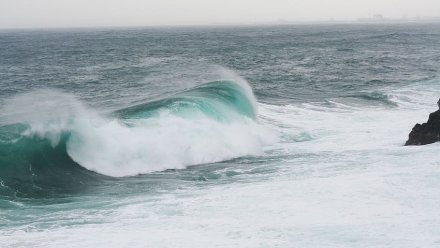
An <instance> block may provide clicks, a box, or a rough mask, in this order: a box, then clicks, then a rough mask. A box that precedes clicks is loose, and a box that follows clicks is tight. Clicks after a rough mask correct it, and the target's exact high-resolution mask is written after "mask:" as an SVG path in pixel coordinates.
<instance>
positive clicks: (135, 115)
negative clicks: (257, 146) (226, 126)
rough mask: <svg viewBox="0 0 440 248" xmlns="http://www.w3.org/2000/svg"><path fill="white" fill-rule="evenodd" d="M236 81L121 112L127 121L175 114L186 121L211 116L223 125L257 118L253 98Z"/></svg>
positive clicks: (198, 89) (221, 83)
mask: <svg viewBox="0 0 440 248" xmlns="http://www.w3.org/2000/svg"><path fill="white" fill-rule="evenodd" d="M246 90H247V89H246V88H244V86H241V85H239V84H237V83H235V82H233V81H215V82H210V83H207V84H204V85H201V86H198V87H196V88H193V89H190V90H188V91H184V92H181V93H179V94H176V95H174V96H172V97H169V98H166V99H162V100H158V101H154V102H149V103H146V104H141V105H137V106H134V107H130V108H127V109H123V110H120V111H117V112H116V114H117V115H118V116H120V117H122V118H124V119H144V118H150V117H155V116H159V115H161V114H171V115H174V116H179V117H184V118H196V117H208V118H211V119H214V120H217V121H221V122H229V121H233V120H236V119H237V118H241V117H247V118H251V119H255V118H256V109H255V107H254V104H255V103H254V99H252V95H249V94H248V93H247V92H246Z"/></svg>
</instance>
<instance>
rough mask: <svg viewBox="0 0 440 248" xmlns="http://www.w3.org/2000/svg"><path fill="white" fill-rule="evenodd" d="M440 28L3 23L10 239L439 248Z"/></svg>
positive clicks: (3, 202) (0, 178)
mask: <svg viewBox="0 0 440 248" xmlns="http://www.w3.org/2000/svg"><path fill="white" fill-rule="evenodd" d="M439 97H440V24H420V23H419V24H416V23H407V24H368V25H367V24H364V25H361V24H349V25H348V24H347V25H343V24H340V25H336V24H335V25H291V26H288V25H287V26H237V27H179V28H177V27H160V28H159V27H157V28H96V29H49V30H0V247H304V248H306V247H332V248H333V247H350V248H353V247H375V248H377V247H399V248H404V247H408V248H413V247H440V214H439V213H440V160H439V158H440V157H439V155H438V154H439V153H438V152H439V151H440V144H431V145H427V146H403V145H404V143H405V141H406V140H407V138H408V134H409V132H410V131H411V129H412V127H413V126H414V125H415V124H416V123H417V122H419V123H422V122H425V121H426V120H427V118H428V114H429V113H430V112H433V111H435V110H437V109H438V107H437V105H436V102H437V100H438V98H439Z"/></svg>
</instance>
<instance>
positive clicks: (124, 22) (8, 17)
mask: <svg viewBox="0 0 440 248" xmlns="http://www.w3.org/2000/svg"><path fill="white" fill-rule="evenodd" d="M375 14H382V15H383V16H385V17H387V18H402V17H408V18H414V17H417V16H420V17H435V16H440V0H154V1H153V0H0V28H32V27H89V26H154V25H211V24H249V23H271V22H275V21H277V20H280V19H283V20H286V21H293V22H296V21H300V22H310V21H326V20H329V19H331V18H333V19H335V20H341V21H346V20H356V19H357V18H365V17H371V16H373V15H375Z"/></svg>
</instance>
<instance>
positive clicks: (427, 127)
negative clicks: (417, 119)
mask: <svg viewBox="0 0 440 248" xmlns="http://www.w3.org/2000/svg"><path fill="white" fill-rule="evenodd" d="M437 104H438V105H439V108H440V100H439V101H438V102H437ZM438 141H440V109H439V110H437V111H435V112H433V113H431V114H429V119H428V122H426V123H423V124H418V123H417V124H416V125H415V126H414V127H413V129H412V131H411V133H410V134H409V138H408V141H406V143H405V145H406V146H410V145H416V146H418V145H427V144H431V143H435V142H438Z"/></svg>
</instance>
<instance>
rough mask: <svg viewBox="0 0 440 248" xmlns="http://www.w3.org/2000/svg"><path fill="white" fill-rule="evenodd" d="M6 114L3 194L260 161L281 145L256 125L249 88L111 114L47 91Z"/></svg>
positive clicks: (194, 92) (213, 90) (0, 166)
mask: <svg viewBox="0 0 440 248" xmlns="http://www.w3.org/2000/svg"><path fill="white" fill-rule="evenodd" d="M2 112H3V113H2V116H1V120H0V121H1V123H2V124H1V127H0V147H1V149H0V170H1V177H0V179H1V180H2V182H3V184H5V185H6V186H7V185H12V184H13V183H12V182H13V181H17V182H18V181H20V182H30V183H31V184H32V185H33V186H36V185H37V186H38V185H47V184H49V185H56V184H57V179H60V180H58V181H59V182H58V183H61V184H62V182H63V181H66V178H67V181H69V182H71V183H74V182H75V181H81V180H83V181H84V180H86V181H87V180H93V178H95V177H99V176H110V177H126V176H135V175H139V174H145V173H150V172H154V171H163V170H167V169H183V168H186V167H187V166H191V165H197V164H204V163H213V162H219V161H223V160H227V159H232V158H236V157H241V156H248V155H258V154H262V153H263V151H264V147H265V146H266V145H268V144H270V143H272V142H275V140H276V139H277V138H276V135H275V134H274V133H273V132H272V131H271V130H268V129H267V128H265V127H263V126H262V125H260V124H259V123H258V121H257V102H256V99H255V97H254V95H253V93H252V90H251V88H250V87H249V85H248V84H247V83H246V82H245V81H244V80H243V81H233V80H219V81H212V82H207V83H205V84H201V85H198V86H196V87H193V88H190V89H187V90H184V91H181V92H178V93H175V94H173V95H171V96H167V97H165V98H162V99H159V100H156V101H150V102H148V101H147V102H145V103H141V104H138V105H135V106H130V107H128V108H124V109H119V110H117V111H114V112H112V113H110V114H101V113H100V112H99V111H97V110H93V109H91V108H89V107H87V106H86V105H85V104H84V103H83V102H81V101H80V100H78V99H77V98H76V97H75V96H73V95H71V94H67V93H63V92H60V91H56V90H47V89H46V90H39V91H33V92H29V93H26V94H21V95H17V96H15V97H13V98H11V99H9V100H8V101H7V104H6V106H5V107H3V109H2ZM95 174H97V175H95ZM19 184H21V183H18V184H17V185H19ZM21 185H23V184H21ZM6 186H5V187H3V188H6ZM69 187H70V185H69Z"/></svg>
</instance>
